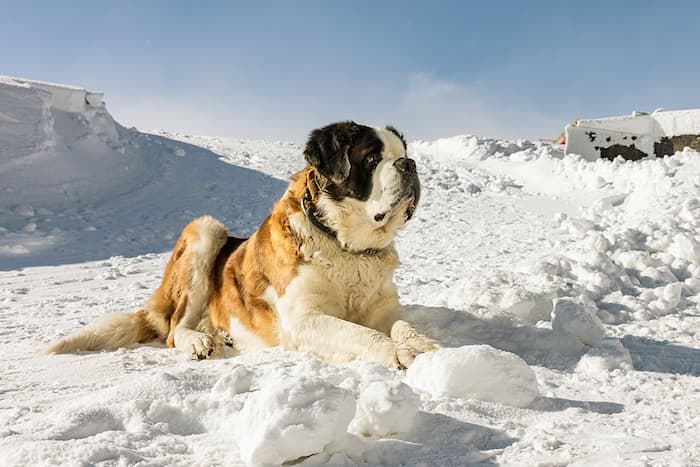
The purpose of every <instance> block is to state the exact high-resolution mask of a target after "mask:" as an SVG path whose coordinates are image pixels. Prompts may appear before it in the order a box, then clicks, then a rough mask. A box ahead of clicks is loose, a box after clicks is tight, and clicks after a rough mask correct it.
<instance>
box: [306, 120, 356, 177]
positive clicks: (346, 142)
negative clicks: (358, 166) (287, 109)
mask: <svg viewBox="0 0 700 467" xmlns="http://www.w3.org/2000/svg"><path fill="white" fill-rule="evenodd" d="M358 131H360V125H358V124H357V123H355V122H339V123H332V124H330V125H328V126H324V127H323V128H319V129H317V130H314V131H312V132H311V134H310V135H309V141H308V142H307V143H306V148H304V157H305V158H306V162H308V163H309V165H311V166H312V167H313V168H315V169H316V170H318V172H319V173H320V174H321V175H323V176H324V177H326V178H328V179H330V180H331V181H333V182H334V183H343V182H344V181H345V180H346V179H347V178H348V176H349V175H350V159H349V157H348V152H349V151H350V148H351V147H352V141H353V138H354V136H355V135H356V134H357V132H358Z"/></svg>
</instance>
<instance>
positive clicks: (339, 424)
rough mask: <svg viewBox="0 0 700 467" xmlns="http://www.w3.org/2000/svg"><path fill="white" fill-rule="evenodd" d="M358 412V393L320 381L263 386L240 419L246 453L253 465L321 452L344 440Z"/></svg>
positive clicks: (249, 462)
mask: <svg viewBox="0 0 700 467" xmlns="http://www.w3.org/2000/svg"><path fill="white" fill-rule="evenodd" d="M354 414H355V397H354V395H353V393H352V392H351V391H348V390H346V389H342V388H339V387H337V386H334V385H331V384H329V383H327V382H325V381H322V380H319V379H312V378H305V377H301V378H297V379H288V380H285V381H281V382H279V385H278V386H275V385H271V386H267V387H264V388H263V389H261V390H260V391H259V392H258V393H256V394H255V395H254V396H252V397H251V398H250V399H248V401H246V404H245V406H244V407H243V410H242V412H241V413H240V415H239V417H238V420H237V422H236V426H237V427H239V429H240V431H239V435H238V443H239V447H240V450H241V455H242V457H243V459H244V460H245V461H246V463H247V464H248V465H268V464H269V465H279V464H282V463H284V462H289V461H294V460H297V459H300V458H302V457H306V456H310V455H312V454H316V453H319V452H321V451H323V449H324V447H326V446H327V445H328V444H330V443H331V442H333V441H336V440H342V438H343V437H344V436H345V433H346V430H347V427H348V424H349V423H350V420H352V418H353V416H354Z"/></svg>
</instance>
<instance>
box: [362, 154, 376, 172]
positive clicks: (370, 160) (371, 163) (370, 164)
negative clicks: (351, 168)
mask: <svg viewBox="0 0 700 467" xmlns="http://www.w3.org/2000/svg"><path fill="white" fill-rule="evenodd" d="M364 163H365V167H367V168H368V169H373V168H375V167H376V166H377V164H379V154H368V155H367V157H365V160H364Z"/></svg>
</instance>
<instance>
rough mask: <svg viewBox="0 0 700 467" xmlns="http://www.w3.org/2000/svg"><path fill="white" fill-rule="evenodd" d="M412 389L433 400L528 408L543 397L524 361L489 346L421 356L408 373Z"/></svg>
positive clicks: (477, 346)
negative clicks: (540, 395)
mask: <svg viewBox="0 0 700 467" xmlns="http://www.w3.org/2000/svg"><path fill="white" fill-rule="evenodd" d="M406 381H407V382H408V384H409V385H411V386H412V387H414V388H416V389H419V390H422V391H426V392H428V393H430V395H431V396H433V397H436V398H439V397H449V398H455V399H457V398H464V399H478V400H482V401H490V402H499V403H501V404H507V405H512V406H515V407H527V406H528V405H530V404H531V403H532V401H534V400H535V398H537V397H538V396H539V394H540V393H539V390H538V389H537V378H536V377H535V373H534V372H533V371H532V369H531V368H530V367H529V366H528V365H527V363H525V361H524V360H523V359H521V358H520V357H518V356H517V355H515V354H512V353H510V352H504V351H502V350H498V349H494V348H493V347H491V346H488V345H468V346H464V347H457V348H447V349H440V350H438V351H437V352H431V353H426V354H422V355H419V356H418V357H416V360H415V362H414V363H413V365H411V367H410V368H409V369H408V371H407V372H406Z"/></svg>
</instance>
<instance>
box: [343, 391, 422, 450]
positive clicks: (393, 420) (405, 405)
mask: <svg viewBox="0 0 700 467" xmlns="http://www.w3.org/2000/svg"><path fill="white" fill-rule="evenodd" d="M419 403H420V398H419V397H418V395H417V394H416V393H415V392H413V389H411V388H410V386H408V385H406V384H404V383H402V382H400V381H374V382H372V383H370V384H369V385H368V386H367V387H366V388H364V389H363V391H362V393H360V397H359V398H358V400H357V411H356V413H355V418H354V419H353V420H352V422H351V423H350V427H349V430H350V431H351V432H353V433H357V434H360V435H364V436H376V437H382V436H387V435H392V434H396V433H404V432H407V431H409V430H410V429H411V428H412V427H413V422H414V420H415V417H416V415H418V406H419Z"/></svg>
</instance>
